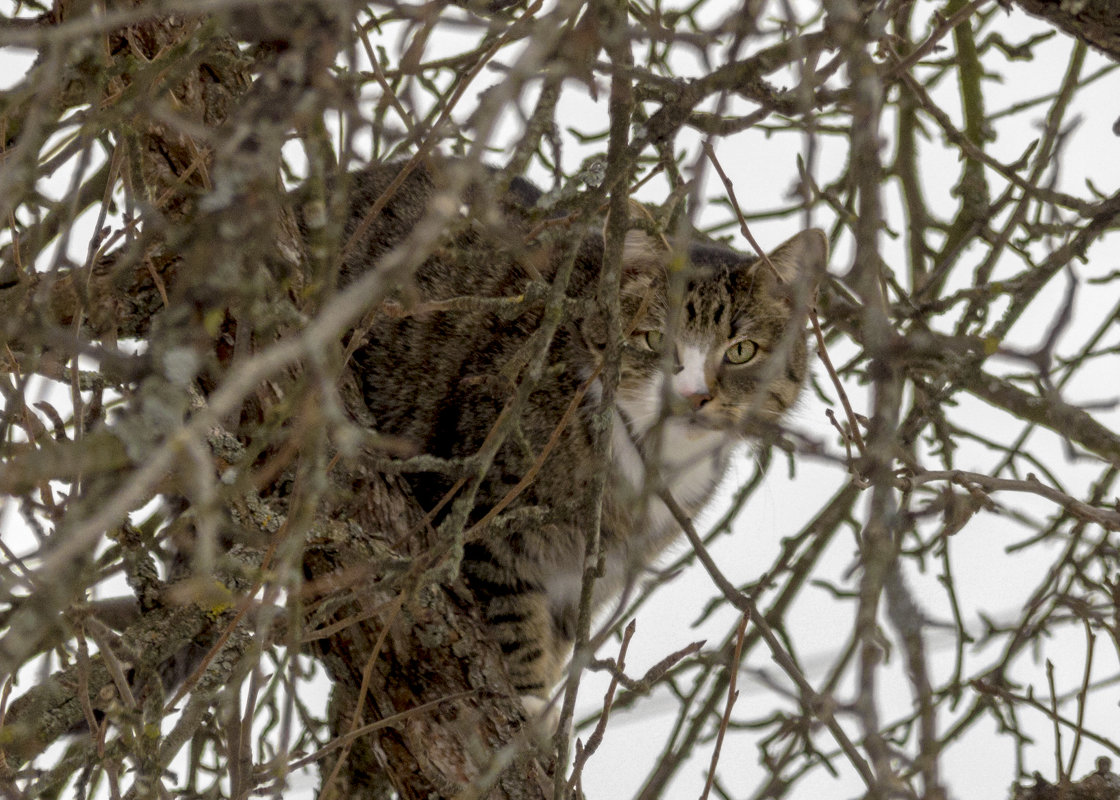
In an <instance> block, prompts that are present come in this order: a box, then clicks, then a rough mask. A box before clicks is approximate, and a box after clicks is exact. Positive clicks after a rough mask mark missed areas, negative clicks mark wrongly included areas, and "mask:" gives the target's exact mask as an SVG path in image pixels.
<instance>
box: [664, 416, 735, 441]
mask: <svg viewBox="0 0 1120 800" xmlns="http://www.w3.org/2000/svg"><path fill="white" fill-rule="evenodd" d="M672 421H673V422H674V423H676V424H675V425H674V427H675V428H677V430H678V431H679V433H681V434H682V435H684V436H685V437H686V438H688V439H700V438H703V437H705V436H710V435H711V434H713V433H726V434H728V435H731V432H732V431H731V428H730V427H729V426H728V425H727V424H726V423H725V422H723V421H722V420H718V419H713V418H711V417H709V416H705V415H702V414H689V415H687V416H679V417H673V418H672Z"/></svg>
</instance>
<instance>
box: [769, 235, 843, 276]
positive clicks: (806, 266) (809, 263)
mask: <svg viewBox="0 0 1120 800" xmlns="http://www.w3.org/2000/svg"><path fill="white" fill-rule="evenodd" d="M768 259H769V262H770V264H771V265H773V267H774V269H775V270H776V271H777V273H778V276H779V277H780V278H781V279H782V283H784V284H786V285H792V284H795V283H798V282H806V283H808V284H809V285H810V286H816V284H817V283H818V282H819V281H820V278H821V275H823V274H824V271H825V268H826V266H827V265H828V235H827V234H826V233H825V232H824V231H822V230H820V229H819V228H810V229H809V230H805V231H801V233H799V234H797V235H796V236H794V237H793V238H792V239H789V240H788V241H787V242H785V243H784V244H782V245H781V246H779V247H778V248H777V249H776V250H773V251H771V252H770V253H769V254H768Z"/></svg>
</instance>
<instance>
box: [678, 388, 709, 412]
mask: <svg viewBox="0 0 1120 800" xmlns="http://www.w3.org/2000/svg"><path fill="white" fill-rule="evenodd" d="M711 399H712V395H711V393H710V392H697V393H696V394H690V395H688V396H687V397H685V400H687V401H688V404H689V405H690V406H692V410H693V411H699V410H700V409H701V408H703V407H704V406H705V405H707V404H708V401H709V400H711Z"/></svg>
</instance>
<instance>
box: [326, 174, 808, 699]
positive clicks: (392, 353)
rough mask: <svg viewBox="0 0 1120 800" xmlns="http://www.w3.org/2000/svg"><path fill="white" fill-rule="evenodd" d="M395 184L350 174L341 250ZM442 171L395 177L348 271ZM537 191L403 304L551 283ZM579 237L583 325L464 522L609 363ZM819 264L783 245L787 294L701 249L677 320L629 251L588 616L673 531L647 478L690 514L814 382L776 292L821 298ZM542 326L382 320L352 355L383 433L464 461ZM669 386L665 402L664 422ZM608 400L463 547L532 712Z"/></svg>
mask: <svg viewBox="0 0 1120 800" xmlns="http://www.w3.org/2000/svg"><path fill="white" fill-rule="evenodd" d="M398 170H399V165H386V166H383V167H378V168H375V169H373V170H371V171H367V172H364V173H359V174H358V175H356V176H355V188H354V191H353V192H352V194H351V209H350V213H351V218H350V222H349V223H348V226H347V236H349V232H351V231H353V230H354V228H355V225H356V224H357V222H358V220H360V219H361V217H362V216H363V215H364V213H365V211H366V210H367V209H368V208H369V205H370V204H371V203H372V202H373V201H374V199H375V198H377V197H378V196H380V194H381V193H382V191H383V190H384V189H385V187H386V186H388V185H389V182H390V181H391V180H392V178H393V177H394V176H395V175H396V173H397V171H398ZM436 175H437V171H436V170H434V169H429V168H421V169H419V170H417V171H416V172H415V173H414V174H413V175H412V176H410V177H409V178H408V179H407V180H406V181H405V183H404V185H403V186H402V187H401V189H400V190H399V191H398V192H397V194H396V196H395V197H394V199H393V200H392V201H391V202H390V203H389V204H388V205H387V206H386V208H385V210H384V211H383V212H382V213H381V214H380V215H379V217H378V218H377V219H375V220H374V221H373V224H372V225H371V226H370V227H369V229H368V230H367V232H366V234H365V235H364V237H363V238H362V241H361V244H360V246H359V247H357V248H356V249H355V250H354V252H353V254H352V255H351V256H350V257H349V259H348V261H347V264H346V270H347V272H348V273H350V274H353V273H356V272H359V271H364V270H367V269H376V268H377V266H378V259H379V258H380V257H381V256H383V255H384V254H385V253H386V252H388V251H389V250H390V249H392V248H393V247H395V246H396V245H397V244H399V243H400V242H401V241H402V240H403V239H404V237H406V236H407V234H408V233H409V232H410V231H411V230H412V228H413V226H414V225H415V224H416V222H417V220H418V219H419V218H420V216H421V215H422V214H423V213H424V211H425V209H426V208H427V206H428V205H429V203H430V202H432V198H433V197H434V196H435V193H436V187H437V183H438V178H437V177H436ZM474 191H475V192H479V191H480V190H478V189H476V190H474ZM539 195H540V193H539V191H538V190H536V189H535V188H534V187H532V186H531V185H530V184H527V183H525V182H523V181H518V182H515V183H514V185H513V186H512V187H511V189H510V191H509V192H508V193H507V194H506V195H505V196H504V197H502V198H501V202H500V206H501V209H502V211H501V214H500V215H498V216H495V215H493V214H490V215H489V216H487V215H486V214H482V216H483V217H486V218H487V219H486V221H481V220H479V219H477V218H471V219H464V220H461V223H462V224H461V225H460V226H459V229H458V230H457V231H453V232H451V233H450V234H448V237H449V240H448V246H445V247H440V248H439V249H437V251H436V252H435V253H434V254H433V255H432V256H431V257H429V258H428V259H427V260H426V261H425V262H424V263H423V265H422V266H421V267H420V268H419V270H418V271H417V273H416V275H415V279H414V282H413V284H412V285H411V286H410V287H407V290H405V291H403V292H402V297H404V298H406V299H407V301H408V302H419V303H424V302H431V301H438V300H446V299H448V298H453V297H462V296H468V295H471V296H477V297H515V296H517V295H521V294H523V293H524V292H525V291H526V289H527V288H528V287H529V284H530V281H531V280H532V279H533V277H534V276H535V275H541V276H543V277H544V278H546V279H548V278H551V277H552V276H553V275H554V274H555V272H556V269H557V267H558V264H559V263H560V262H561V261H562V259H563V258H564V257H565V252H564V248H562V247H560V246H558V245H550V244H548V243H547V242H546V243H544V244H541V243H540V242H533V243H528V244H527V243H526V235H527V233H528V232H529V230H530V228H531V226H532V224H533V223H534V220H532V219H531V215H530V212H529V211H528V208H529V207H530V206H532V204H533V203H535V202H536V200H537V199H538V198H539ZM477 196H479V197H484V196H485V194H484V193H483V194H479V195H477ZM470 197H471V194H470V193H468V200H469V199H470ZM577 238H578V244H577V247H578V252H577V255H576V262H575V270H574V273H573V276H572V279H571V282H570V285H569V287H568V295H569V297H571V298H573V299H574V300H575V301H577V302H573V303H570V304H569V305H568V308H569V309H576V310H575V311H573V312H572V316H571V318H569V319H567V320H565V321H564V323H563V324H562V325H561V326H560V328H559V329H558V331H557V333H556V336H555V338H554V340H553V342H552V344H551V347H550V348H549V352H548V356H547V359H546V366H545V369H544V371H543V374H542V376H541V377H540V379H539V381H538V383H537V385H536V388H535V390H534V391H533V392H532V393H531V395H530V396H529V398H528V402H527V405H526V407H525V409H524V411H523V413H522V415H521V418H520V425H519V429H518V430H517V431H516V432H515V434H514V435H511V436H509V437H508V438H507V439H506V440H505V442H504V444H503V445H502V446H501V448H500V450H499V451H498V453H497V456H496V458H495V459H494V462H493V464H492V466H491V468H490V469H489V471H488V472H487V474H486V476H485V478H484V479H483V481H482V482H481V484H480V485H479V487H478V492H477V502H476V504H475V509H474V511H473V512H472V514H471V518H472V520H478V519H480V518H481V517H482V516H483V515H484V514H485V513H486V512H487V511H488V510H489V509H490V508H492V507H493V506H494V504H495V503H497V502H498V501H499V500H501V499H502V498H503V497H504V496H505V495H506V494H507V492H508V491H509V490H510V488H511V487H513V486H514V485H515V484H517V482H518V481H519V480H521V478H522V477H523V476H524V475H525V474H526V472H527V471H528V470H529V469H530V467H531V466H532V465H533V463H534V461H535V460H536V458H537V454H539V453H540V452H541V451H542V449H543V448H544V447H545V444H546V442H547V441H548V440H549V438H550V437H551V436H552V435H553V433H554V431H555V429H556V428H557V424H558V422H559V420H560V418H561V416H562V415H563V413H564V412H565V410H566V409H567V408H568V406H569V404H570V402H571V399H572V398H573V397H574V396H575V395H576V392H577V391H578V390H579V388H580V386H581V384H584V383H585V382H586V381H587V379H588V377H589V376H591V375H592V373H593V371H594V369H595V367H596V366H597V365H598V363H599V361H600V360H601V357H602V356H601V350H600V346H601V344H602V342H603V341H604V337H605V333H604V331H605V326H603V324H602V321H601V319H600V318H599V317H598V316H597V315H598V311H597V310H596V309H597V305H596V303H595V300H594V296H595V292H596V290H597V286H598V281H599V273H600V270H601V261H602V252H603V246H602V240H601V236H600V235H599V234H595V233H586V234H584V235H581V236H579V237H577ZM826 251H827V243H826V240H825V237H824V235H823V233H821V232H820V231H807V232H804V233H802V234H799V235H798V236H797V237H795V238H794V239H791V240H790V241H789V242H787V243H786V244H785V245H783V246H782V247H780V248H779V249H778V250H776V251H774V253H772V254H771V256H770V259H771V261H772V263H773V265H774V267H775V268H776V269H777V271H778V272H779V273H781V276H782V279H783V280H781V281H780V280H779V279H778V276H777V275H775V273H774V270H772V269H771V268H770V266H768V265H765V264H762V263H760V262H758V261H756V260H755V259H753V258H751V257H748V256H743V255H741V254H739V253H736V252H734V251H731V250H729V249H726V248H723V247H718V246H714V245H707V244H694V245H693V246H691V247H690V248H689V253H688V262H689V263H688V270H689V273H688V274H689V279H688V281H687V285H686V286H685V287H684V295H683V302H681V303H680V304H679V308H678V309H674V308H673V307H672V304H671V303H670V301H669V294H668V292H669V288H670V281H669V275H670V271H669V270H668V269H667V266H666V265H667V263H668V259H669V254H668V253H666V252H665V251H664V244H663V242H662V241H661V240H659V239H655V238H654V237H650V236H648V235H647V234H644V233H642V232H640V231H631V233H630V234H629V235H628V237H627V244H626V249H625V256H624V265H623V273H624V274H623V280H622V285H621V287H620V293H621V300H622V318H623V320H624V324H626V323H629V322H633V323H635V324H634V331H633V335H631V336H630V337H629V338H628V339H627V340H626V342H625V344H624V347H623V354H622V363H621V381H620V383H619V386H618V409H619V410H616V411H615V412H614V414H615V419H614V423H615V424H614V434H613V439H612V448H613V455H612V461H611V464H609V465H606V467H607V469H608V471H609V472H608V481H607V488H606V493H605V496H604V511H603V519H602V545H603V547H604V549H605V552H606V554H607V574H606V576H605V577H604V578H603V579H602V580H601V581H600V585H599V586H598V589H597V592H596V602H597V604H601V603H603V602H605V601H606V600H607V599H609V598H611V597H613V596H615V595H617V593H618V592H619V591H620V590H621V589H622V588H623V586H624V585H626V584H627V582H629V581H632V580H633V579H634V578H635V577H636V576H637V574H638V573H639V571H640V570H642V569H643V568H645V567H647V566H649V564H650V563H651V562H652V561H653V560H654V559H655V558H656V557H657V556H658V555H659V554H660V553H661V552H662V550H663V549H664V548H665V546H666V545H667V544H668V543H669V542H671V541H672V540H673V539H674V538H675V537H676V536H677V535H678V534H679V529H678V528H677V526H676V524H675V523H673V522H672V521H671V520H668V517H667V513H666V511H665V509H664V508H663V507H662V506H661V504H660V501H658V500H656V499H651V497H650V493H649V492H648V491H647V490H646V487H645V486H644V475H645V468H646V466H648V465H649V464H657V465H658V474H660V476H661V477H662V479H663V480H664V481H665V484H666V485H667V486H668V488H669V489H670V490H671V491H673V492H674V496H675V497H676V499H677V500H678V502H679V503H680V504H681V505H682V506H683V507H684V508H685V509H686V510H687V511H688V512H689V513H695V512H696V511H698V510H699V509H700V508H702V507H703V506H704V504H706V503H707V502H708V500H709V499H710V498H711V495H712V493H713V492H714V490H715V488H716V485H717V484H718V482H719V480H720V478H721V477H722V475H723V473H724V472H725V470H726V466H727V462H728V458H729V455H730V452H731V449H732V447H733V446H734V444H735V443H737V442H738V441H741V438H742V436H743V432H744V430H745V429H746V428H747V427H748V425H749V424H750V422H751V421H752V420H763V421H775V420H777V419H778V418H780V416H781V415H782V414H783V413H784V412H786V411H787V410H788V409H789V408H790V406H791V405H792V404H793V402H794V401H795V399H796V396H797V394H798V391H799V390H800V386H801V384H802V382H803V380H804V378H805V374H806V371H807V349H806V343H805V336H804V331H803V330H790V326H789V321H790V318H791V307H792V305H793V304H792V303H791V300H790V299H789V298H790V292H789V287H788V286H787V285H784V284H798V283H800V284H801V285H810V284H812V283H813V282H815V280H816V279H817V276H818V275H819V274H820V273H821V272H822V271H823V267H824V261H825V259H826ZM783 282H784V283H783ZM542 312H543V303H537V304H530V303H526V304H524V305H523V306H522V307H520V308H518V309H517V311H516V312H514V313H506V314H499V313H496V312H490V311H481V310H472V311H458V312H450V311H448V312H443V311H441V312H429V313H422V314H414V315H409V316H404V317H393V316H390V315H385V314H380V315H378V316H377V317H376V320H375V322H374V323H373V325H372V327H371V328H370V330H369V331H368V334H367V336H366V338H365V340H364V341H363V342H362V343H361V345H360V346H359V347H358V349H357V351H356V352H355V359H356V361H357V363H358V365H359V368H360V372H361V376H362V380H363V390H364V395H365V399H366V402H367V404H368V406H369V409H370V411H371V412H372V414H373V416H374V418H375V419H376V421H377V425H378V429H379V431H381V432H384V433H386V434H391V435H393V436H395V437H398V438H403V439H405V440H407V441H409V442H410V443H412V444H414V445H415V447H416V449H417V450H418V451H419V452H423V453H427V454H430V455H434V456H438V457H442V458H445V459H463V458H468V457H471V456H473V455H474V454H475V453H477V452H478V450H479V448H480V446H481V445H482V443H483V441H484V440H485V439H486V437H487V434H488V433H489V432H490V431H491V429H492V427H493V425H494V423H495V420H496V419H497V417H498V415H499V413H500V412H501V411H502V409H503V407H504V406H505V405H506V404H507V403H508V402H509V401H510V399H511V398H512V397H513V394H514V392H515V390H516V387H517V385H518V383H519V382H520V381H521V380H522V379H523V378H524V375H523V374H522V373H523V371H524V368H525V364H526V359H527V354H528V352H529V351H530V349H531V343H532V342H533V341H534V339H533V337H534V334H535V332H536V331H537V330H538V328H539V327H540V323H541V318H542ZM675 312H679V316H678V317H677V320H676V322H675V323H674V322H673V315H674V313H675ZM803 321H804V320H803V317H802V323H803ZM803 327H804V325H803V324H802V325H801V328H802V329H803ZM670 329H673V330H676V332H677V333H676V337H675V340H674V342H669V341H668V335H667V334H668V331H669V330H670ZM650 332H653V333H652V334H651V333H650ZM737 342H738V343H742V352H745V353H751V352H753V353H754V355H753V358H751V359H750V360H749V361H747V362H746V363H744V364H740V365H736V364H732V363H730V362H729V361H728V360H727V359H728V357H729V356H728V355H727V352H728V348H729V347H731V348H734V347H737V346H738V345H737V344H736V343H737ZM681 359H683V361H682V360H681ZM664 381H669V382H670V384H671V386H672V387H675V388H672V389H670V390H669V392H668V394H669V397H670V401H671V402H670V404H669V405H668V406H667V407H664V408H662V407H661V404H660V401H659V399H658V398H660V397H661V396H662V394H663V390H662V388H661V384H662V382H664ZM600 390H601V386H600V385H593V386H592V387H591V391H590V392H589V393H588V395H587V397H586V398H585V400H584V402H583V405H582V407H581V408H580V409H579V413H577V414H575V415H574V417H573V418H572V421H571V423H570V424H568V425H567V426H566V427H565V428H564V429H563V430H562V431H561V432H560V434H559V442H558V444H557V445H556V447H555V449H554V450H553V451H552V453H551V455H550V456H549V457H548V459H547V460H546V461H545V462H544V464H543V465H542V467H541V469H540V472H539V474H538V475H537V477H536V478H535V480H534V481H533V482H532V483H531V484H530V485H529V487H528V488H527V489H526V490H525V491H524V492H523V493H522V494H521V495H520V496H519V497H518V498H517V499H516V500H515V501H514V502H513V503H512V504H511V505H510V506H509V507H508V508H506V509H505V510H504V512H503V513H502V514H501V515H500V516H499V517H498V518H497V519H496V520H495V521H494V523H493V524H491V525H490V526H489V527H488V528H487V529H486V530H485V531H484V532H483V534H482V535H481V536H480V537H477V538H474V539H472V541H470V542H469V543H468V544H467V545H466V547H465V551H464V557H463V562H462V573H463V575H464V576H465V578H466V580H467V582H468V584H469V585H470V587H471V589H472V590H473V592H474V593H475V595H476V596H477V598H478V600H479V602H480V603H481V604H482V605H483V606H484V610H485V613H486V615H487V617H488V619H489V620H490V622H491V623H492V624H493V625H494V631H495V636H496V638H497V640H498V641H499V643H500V644H501V646H502V648H503V649H504V650H505V651H506V653H507V654H508V658H509V660H508V666H509V671H510V676H511V678H512V679H513V681H514V684H515V685H516V686H517V687H518V689H519V690H520V691H521V692H523V693H525V694H529V695H536V696H538V697H544V696H546V695H547V693H548V692H549V691H550V689H551V688H552V687H553V685H554V684H555V683H556V682H557V681H558V679H559V676H560V674H561V671H562V669H563V666H564V663H565V661H566V659H567V657H568V653H569V650H570V647H571V643H572V638H573V636H574V628H575V619H576V612H577V608H578V606H577V603H578V596H579V595H578V591H579V578H580V574H581V572H582V567H583V558H584V547H585V540H584V537H585V533H586V530H587V527H588V526H587V521H586V520H585V519H581V518H580V510H581V508H584V507H585V506H584V505H583V503H584V501H585V498H586V497H587V496H588V491H589V487H590V486H591V485H592V482H593V480H594V478H595V475H596V473H597V471H598V470H600V469H602V468H603V467H604V465H602V464H600V463H596V458H595V455H594V453H595V450H594V448H593V436H592V430H591V427H590V426H591V423H592V414H593V413H594V412H595V410H596V408H597V404H598V400H597V398H598V397H599V396H600ZM682 392H683V393H682ZM693 451H695V452H693ZM410 481H411V483H412V485H413V487H414V489H415V492H416V496H417V498H418V499H419V501H420V502H421V503H423V504H425V505H426V506H427V507H429V508H430V507H431V506H432V505H434V504H435V503H436V502H438V501H439V499H440V498H441V497H442V496H443V495H444V493H445V492H446V491H447V489H448V488H449V487H450V485H451V484H452V480H451V479H450V478H449V477H447V476H446V475H441V474H418V475H411V476H410ZM678 490H679V491H680V492H681V494H680V495H679V496H678V495H677V491H678Z"/></svg>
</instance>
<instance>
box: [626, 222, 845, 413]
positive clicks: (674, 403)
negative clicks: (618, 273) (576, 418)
mask: <svg viewBox="0 0 1120 800" xmlns="http://www.w3.org/2000/svg"><path fill="white" fill-rule="evenodd" d="M672 258H673V257H672V254H671V253H670V252H668V251H667V249H666V247H665V245H664V243H663V242H660V241H658V240H657V239H656V238H655V237H652V236H650V235H649V234H647V233H645V232H643V231H630V232H629V234H627V239H626V246H625V250H624V255H623V278H622V285H621V291H620V295H621V303H622V324H623V329H624V331H628V332H629V335H628V336H627V338H626V343H625V345H624V348H623V356H622V364H621V367H622V374H621V380H620V383H619V387H618V405H619V408H620V409H621V410H622V411H623V412H624V414H625V416H626V417H627V421H628V423H629V424H630V425H631V426H632V428H633V430H634V432H635V433H637V434H639V435H641V434H644V433H646V432H647V431H648V430H649V429H650V428H652V427H653V426H654V425H655V424H656V423H657V422H658V420H660V419H663V418H667V419H670V420H673V421H674V422H677V423H685V424H686V426H687V427H689V428H691V427H693V426H695V429H696V431H697V432H701V431H710V430H725V431H728V432H729V433H741V432H743V431H744V430H745V429H746V428H747V427H748V426H749V425H750V423H751V422H752V421H756V422H757V421H770V422H772V421H776V420H777V419H778V418H779V417H780V416H781V415H782V414H783V413H785V412H786V411H788V410H789V408H790V407H791V406H792V405H793V403H794V401H795V400H796V398H797V395H798V393H799V392H800V390H801V385H802V384H803V383H804V380H805V376H806V374H807V372H808V348H807V345H806V308H807V303H808V302H809V300H810V299H811V297H812V295H813V294H814V292H815V287H816V284H817V282H818V281H819V279H820V277H821V276H822V275H823V274H824V270H825V262H826V261H827V259H828V239H827V237H826V236H825V234H824V232H823V231H820V230H815V229H814V230H807V231H802V232H801V233H799V234H797V235H796V236H794V237H793V238H792V239H790V240H789V241H787V242H786V243H785V244H783V245H781V246H780V247H778V248H777V249H776V250H774V251H773V252H771V253H769V256H768V261H769V263H767V261H766V260H763V259H756V258H754V257H750V256H744V255H742V254H740V253H737V252H735V251H733V250H729V249H727V248H723V247H718V246H714V245H701V244H693V245H692V246H691V247H690V248H689V252H688V258H687V262H685V263H674V262H673V260H672ZM678 261H681V262H683V261H684V259H680V258H679V257H678ZM674 270H684V276H685V279H684V280H671V279H670V273H671V272H672V271H674ZM674 287H679V288H677V289H676V291H677V292H678V293H679V292H680V290H681V288H683V294H680V296H679V297H677V298H673V297H672V296H671V294H672V292H674ZM799 292H800V298H801V299H800V302H797V301H796V298H797V297H798V296H799Z"/></svg>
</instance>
